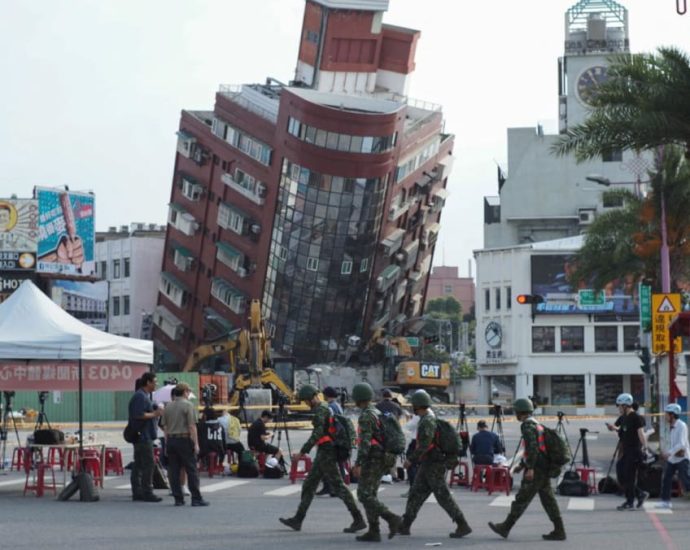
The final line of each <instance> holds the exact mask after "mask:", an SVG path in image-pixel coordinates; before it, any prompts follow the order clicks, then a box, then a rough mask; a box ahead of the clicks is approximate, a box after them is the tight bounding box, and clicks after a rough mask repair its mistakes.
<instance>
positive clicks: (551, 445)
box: [540, 424, 570, 468]
mask: <svg viewBox="0 0 690 550" xmlns="http://www.w3.org/2000/svg"><path fill="white" fill-rule="evenodd" d="M540 426H541V427H542V428H543V430H544V444H545V445H546V458H547V459H548V461H549V463H550V464H551V466H558V467H559V468H562V467H563V466H565V465H566V464H568V462H570V449H568V444H567V443H566V442H565V441H564V440H563V438H562V437H561V436H560V435H558V432H557V431H556V430H554V429H552V428H547V427H546V426H544V425H542V424H540Z"/></svg>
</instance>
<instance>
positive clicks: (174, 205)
mask: <svg viewBox="0 0 690 550" xmlns="http://www.w3.org/2000/svg"><path fill="white" fill-rule="evenodd" d="M168 206H169V207H170V208H172V209H173V210H176V211H177V212H180V213H181V214H187V210H185V208H184V206H182V205H181V204H178V203H176V202H171V203H170V204H169V205H168Z"/></svg>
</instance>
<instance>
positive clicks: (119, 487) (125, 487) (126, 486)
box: [115, 483, 132, 489]
mask: <svg viewBox="0 0 690 550" xmlns="http://www.w3.org/2000/svg"><path fill="white" fill-rule="evenodd" d="M115 488H116V489H131V488H132V484H131V483H128V484H127V485H118V486H117V487H115Z"/></svg>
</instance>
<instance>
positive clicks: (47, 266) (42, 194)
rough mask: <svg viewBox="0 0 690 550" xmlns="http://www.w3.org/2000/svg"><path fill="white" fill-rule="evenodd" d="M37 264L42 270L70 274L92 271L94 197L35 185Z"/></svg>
mask: <svg viewBox="0 0 690 550" xmlns="http://www.w3.org/2000/svg"><path fill="white" fill-rule="evenodd" d="M36 197H37V198H38V235H39V236H38V265H37V268H36V270H37V271H39V272H41V273H55V274H64V275H70V276H73V277H79V276H84V277H88V276H91V275H94V274H95V262H94V250H95V243H94V241H95V221H94V202H95V201H94V196H93V195H92V194H89V193H74V192H71V191H63V190H60V189H45V188H36Z"/></svg>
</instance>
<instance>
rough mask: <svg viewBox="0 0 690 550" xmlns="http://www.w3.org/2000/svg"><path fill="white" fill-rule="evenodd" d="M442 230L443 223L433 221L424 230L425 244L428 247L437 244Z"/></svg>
mask: <svg viewBox="0 0 690 550" xmlns="http://www.w3.org/2000/svg"><path fill="white" fill-rule="evenodd" d="M440 230H441V224H439V223H432V224H431V225H430V226H429V227H427V229H426V230H425V231H424V237H423V238H424V243H425V246H427V247H428V248H431V247H432V246H434V245H435V244H436V241H437V240H438V233H439V231H440Z"/></svg>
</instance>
